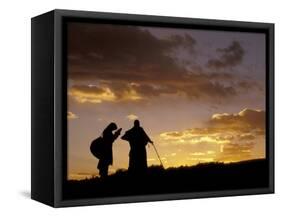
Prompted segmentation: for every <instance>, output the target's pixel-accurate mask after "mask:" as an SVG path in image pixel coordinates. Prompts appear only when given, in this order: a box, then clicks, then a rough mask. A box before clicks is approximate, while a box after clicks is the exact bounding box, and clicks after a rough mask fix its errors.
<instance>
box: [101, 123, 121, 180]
mask: <svg viewBox="0 0 281 217" xmlns="http://www.w3.org/2000/svg"><path fill="white" fill-rule="evenodd" d="M116 129H117V125H116V124H115V123H110V124H109V125H108V126H107V127H106V128H105V129H104V131H103V133H102V139H103V142H102V154H101V157H100V159H99V163H98V166H97V168H98V169H99V174H100V176H101V177H102V178H103V177H106V176H107V175H108V167H109V165H112V163H113V154H112V145H113V142H114V141H115V140H116V139H117V138H118V136H119V135H120V133H121V130H122V128H120V129H118V130H116ZM115 130H116V131H115ZM113 131H115V132H114V133H113Z"/></svg>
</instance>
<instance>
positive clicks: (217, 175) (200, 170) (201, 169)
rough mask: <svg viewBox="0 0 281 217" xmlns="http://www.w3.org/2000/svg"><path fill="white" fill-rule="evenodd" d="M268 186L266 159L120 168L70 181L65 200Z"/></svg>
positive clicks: (65, 192)
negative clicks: (135, 171) (135, 172)
mask: <svg viewBox="0 0 281 217" xmlns="http://www.w3.org/2000/svg"><path fill="white" fill-rule="evenodd" d="M267 186H268V164H267V161H266V160H251V161H242V162H238V163H229V164H224V163H204V164H198V165H196V166H191V167H187V166H186V167H178V168H168V169H163V168H161V167H159V166H152V167H149V169H148V172H147V174H146V175H143V176H132V175H130V174H128V172H127V171H122V170H120V171H117V172H116V173H115V174H112V175H110V176H109V177H108V178H107V179H104V180H103V179H100V178H92V179H86V180H81V181H68V182H67V184H66V186H65V188H64V197H65V199H72V198H73V199H74V198H87V197H88V198H96V197H107V196H110V197H112V196H125V195H126V196H127V195H145V194H161V193H179V192H200V191H218V190H234V189H247V188H262V187H267Z"/></svg>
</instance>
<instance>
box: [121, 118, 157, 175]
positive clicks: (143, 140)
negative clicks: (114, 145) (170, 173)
mask: <svg viewBox="0 0 281 217" xmlns="http://www.w3.org/2000/svg"><path fill="white" fill-rule="evenodd" d="M121 139H123V140H126V141H128V142H129V143H130V153H129V168H128V170H129V172H131V173H133V174H143V173H144V172H145V171H146V169H147V157H146V148H145V147H146V145H147V143H148V142H150V143H153V142H152V141H151V139H150V138H149V137H148V135H147V134H146V133H145V131H144V130H143V128H142V127H140V122H139V120H135V121H134V126H133V127H132V128H131V129H130V130H128V131H126V133H125V134H124V135H123V136H122V137H121Z"/></svg>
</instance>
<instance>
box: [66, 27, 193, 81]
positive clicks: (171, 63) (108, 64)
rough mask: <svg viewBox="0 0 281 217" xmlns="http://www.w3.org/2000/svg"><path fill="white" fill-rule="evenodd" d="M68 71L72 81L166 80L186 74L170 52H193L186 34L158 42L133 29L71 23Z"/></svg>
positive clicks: (146, 33) (144, 32) (149, 35)
mask: <svg viewBox="0 0 281 217" xmlns="http://www.w3.org/2000/svg"><path fill="white" fill-rule="evenodd" d="M68 33H69V34H68V36H69V37H68V51H69V56H68V58H69V64H70V65H69V66H70V67H69V72H70V78H72V79H78V80H79V79H87V80H88V79H91V78H94V79H97V78H98V79H111V80H122V81H123V80H126V81H146V80H151V79H154V80H156V79H157V78H162V79H165V80H170V79H174V78H177V79H178V78H179V77H182V76H183V75H184V74H185V73H186V72H185V69H184V68H183V66H180V65H178V64H177V63H176V62H175V60H174V58H172V57H171V53H172V52H173V51H174V50H175V49H177V48H178V47H185V48H187V51H193V50H194V48H193V47H194V45H195V43H196V41H195V39H193V38H192V37H191V36H189V35H187V34H186V35H184V36H179V35H172V36H171V37H169V38H167V39H158V38H156V37H155V36H153V35H152V34H151V33H150V32H149V31H148V30H143V29H141V28H138V27H133V26H115V25H104V24H83V23H72V24H69V27H68Z"/></svg>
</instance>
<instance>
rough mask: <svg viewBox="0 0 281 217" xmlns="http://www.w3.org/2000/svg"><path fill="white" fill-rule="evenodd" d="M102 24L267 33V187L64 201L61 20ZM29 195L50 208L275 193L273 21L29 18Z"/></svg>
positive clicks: (81, 14)
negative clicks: (30, 80) (30, 83)
mask: <svg viewBox="0 0 281 217" xmlns="http://www.w3.org/2000/svg"><path fill="white" fill-rule="evenodd" d="M69 20H80V21H83V22H92V21H93V20H94V21H96V22H104V23H112V24H115V23H117V24H120V23H121V24H130V25H145V26H169V27H179V28H187V27H188V28H193V29H204V30H223V31H240V32H241V31H242V32H245V31H246V32H263V33H265V34H266V72H267V74H266V159H267V162H268V171H269V174H268V183H269V185H268V187H267V188H258V189H243V190H224V191H212V192H196V193H176V194H161V195H145V196H126V197H110V198H93V199H89V198H85V199H74V200H65V199H64V198H63V191H64V185H65V180H66V178H65V177H66V167H67V165H66V158H67V156H66V149H67V141H66V133H67V131H66V130H67V129H66V123H67V94H66V90H67V74H66V67H67V65H66V55H65V54H66V52H67V51H66V40H64V39H65V31H64V28H65V25H64V24H65V22H67V21H69ZM31 27H32V28H31V52H32V54H31V59H32V63H31V74H32V76H31V77H32V86H31V90H32V105H31V108H32V111H31V113H32V137H31V138H32V143H31V157H32V158H31V173H32V174H31V198H32V199H34V200H37V201H40V202H42V203H45V204H47V205H50V206H53V207H67V206H80V205H95V204H112V203H129V202H143V201H161V200H174V199H188V198H205V197H222V196H236V195H252V194H266V193H274V24H272V23H255V22H240V21H239V22H238V21H224V20H207V19H190V18H179V17H163V16H147V15H132V14H117V13H101V12H88V11H71V10H53V11H50V12H48V13H45V14H42V15H40V16H37V17H34V18H32V21H31Z"/></svg>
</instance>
